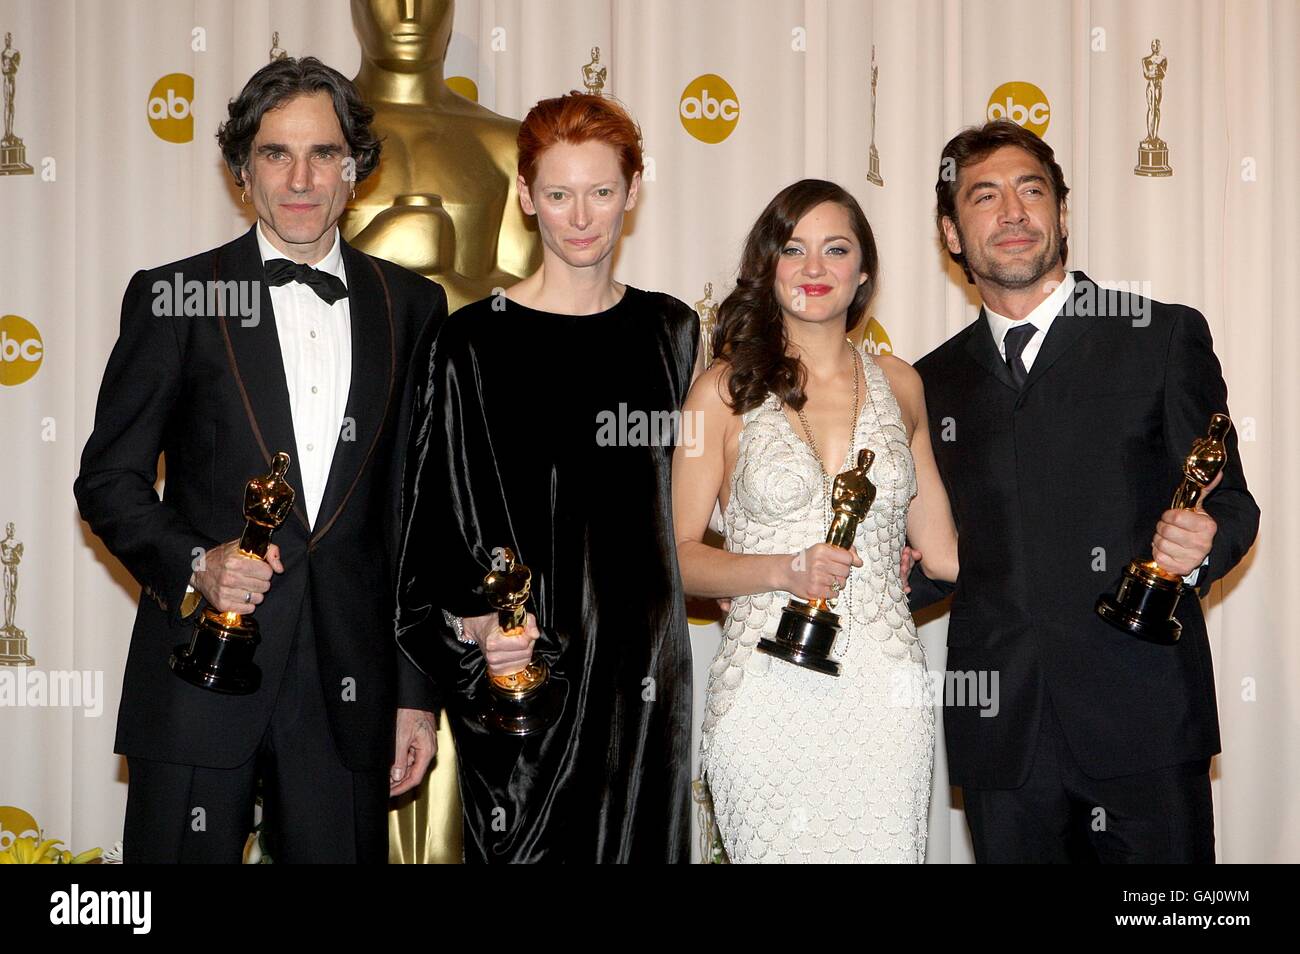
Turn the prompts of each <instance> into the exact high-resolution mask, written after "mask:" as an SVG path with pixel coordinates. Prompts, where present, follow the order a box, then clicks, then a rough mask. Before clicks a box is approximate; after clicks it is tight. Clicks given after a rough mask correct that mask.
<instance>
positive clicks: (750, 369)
mask: <svg viewBox="0 0 1300 954" xmlns="http://www.w3.org/2000/svg"><path fill="white" fill-rule="evenodd" d="M823 202H834V203H835V204H836V205H839V206H842V207H843V208H844V210H845V211H846V212H848V214H849V223H850V225H851V227H852V228H853V234H854V236H856V237H857V240H858V247H859V248H860V249H861V250H862V264H861V265H860V268H861V269H862V271H863V272H865V273H866V275H867V280H866V281H865V282H863V283H862V284H861V285H859V286H858V290H857V293H856V294H854V296H853V301H852V302H851V303H850V304H849V313H848V321H847V330H848V331H850V332H851V331H853V330H854V329H855V328H857V326H858V324H859V322H861V321H862V319H863V317H864V316H865V315H866V313H867V305H868V304H869V303H870V301H871V296H872V295H873V294H874V293H875V290H876V276H877V273H878V270H879V267H880V262H879V258H878V256H877V254H876V239H875V236H874V235H872V234H871V225H870V223H868V222H867V217H866V216H865V215H863V214H862V207H861V206H860V205H858V201H857V200H856V199H855V198H853V196H851V195H850V194H849V193H848V192H847V191H845V190H844V189H843V188H841V187H840V186H837V185H836V184H835V183H834V182H827V181H826V180H825V179H802V180H800V181H799V182H796V183H795V184H794V185H791V186H787V187H786V188H784V189H782V190H781V191H780V192H778V193H777V194H776V196H775V197H774V198H773V199H772V201H771V202H769V203H768V204H767V208H766V209H764V210H763V212H762V214H761V215H760V216H759V217H758V221H756V222H755V223H754V227H753V228H751V229H750V230H749V237H748V238H747V239H746V240H745V251H744V254H743V255H742V256H741V259H740V271H739V274H738V275H737V276H736V287H735V288H734V289H733V290H732V292H731V294H730V295H728V296H727V298H726V300H725V301H723V303H722V306H721V307H720V308H719V309H718V325H717V328H715V329H714V332H713V353H714V354H715V355H717V356H718V358H719V359H720V360H723V361H726V362H727V364H728V365H729V366H730V376H729V378H728V380H727V391H728V393H729V395H730V400H729V401H728V402H727V403H728V405H729V406H730V407H731V408H732V410H733V411H735V412H736V413H737V414H743V413H745V412H746V411H748V410H750V409H752V408H755V407H758V406H759V405H760V404H762V403H763V401H764V399H765V398H766V397H767V395H768V393H769V392H770V393H772V394H775V395H776V396H777V397H778V398H780V399H781V400H782V401H784V402H785V403H786V404H788V405H790V406H791V407H793V408H796V409H798V408H802V407H803V406H804V402H805V401H807V399H808V396H807V394H805V393H804V383H805V381H806V380H807V370H806V369H805V368H804V366H803V362H802V361H800V360H799V359H798V358H797V357H794V356H793V355H790V354H787V353H786V349H787V347H788V346H789V337H788V335H787V333H786V328H785V319H784V317H783V315H782V313H781V305H780V302H778V301H777V298H776V263H777V259H778V258H779V257H780V255H781V250H782V249H783V248H785V244H786V242H788V241H790V236H791V235H793V234H794V229H795V226H796V225H798V224H799V220H800V219H802V218H803V217H804V216H805V215H807V214H808V213H809V212H811V211H812V210H813V209H815V208H816V207H817V206H819V205H821V204H822V203H823Z"/></svg>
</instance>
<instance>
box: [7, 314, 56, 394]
mask: <svg viewBox="0 0 1300 954" xmlns="http://www.w3.org/2000/svg"><path fill="white" fill-rule="evenodd" d="M44 357H45V345H44V344H42V343H41V333H40V332H39V331H37V330H36V326H35V325H34V324H32V323H31V322H30V321H28V320H27V319H26V318H20V317H18V316H17V315H5V316H4V317H3V318H0V384H3V385H5V386H7V387H13V386H14V385H15V384H22V383H23V382H24V381H26V380H28V379H29V378H30V377H31V376H32V375H34V374H35V373H36V372H37V371H39V370H40V368H41V359H42V358H44Z"/></svg>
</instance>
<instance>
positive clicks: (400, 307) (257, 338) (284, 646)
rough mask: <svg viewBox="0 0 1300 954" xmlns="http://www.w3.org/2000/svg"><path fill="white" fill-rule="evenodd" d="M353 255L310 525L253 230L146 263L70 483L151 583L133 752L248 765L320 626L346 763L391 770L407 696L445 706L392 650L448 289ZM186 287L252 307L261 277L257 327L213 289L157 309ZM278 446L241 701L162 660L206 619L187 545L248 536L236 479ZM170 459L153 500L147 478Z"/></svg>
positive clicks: (124, 716)
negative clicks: (336, 432)
mask: <svg viewBox="0 0 1300 954" xmlns="http://www.w3.org/2000/svg"><path fill="white" fill-rule="evenodd" d="M254 228H256V226H254ZM339 241H342V239H341V238H340V239H339ZM342 254H343V262H344V267H345V269H346V274H347V281H348V289H349V315H350V323H351V337H352V377H351V384H350V389H349V393H348V399H347V411H346V417H345V421H344V427H343V430H342V432H341V437H340V441H339V443H338V445H337V447H336V450H335V454H334V458H333V463H332V467H331V470H330V474H329V479H328V482H327V484H326V487H325V490H324V493H323V496H322V500H321V506H320V510H319V513H318V515H317V519H316V523H315V525H314V526H312V527H309V526H308V521H307V516H306V510H305V508H304V506H303V498H302V483H301V476H300V471H299V469H298V462H297V460H296V458H297V444H296V442H295V439H294V431H293V420H292V416H291V413H290V409H289V393H288V386H287V384H286V379H285V374H284V367H283V364H282V361H281V356H280V344H279V338H278V335H277V332H276V325H275V314H274V311H273V309H272V305H271V295H270V290H269V286H268V285H267V284H266V278H265V274H264V271H263V267H262V261H261V257H260V255H259V253H258V245H257V237H256V235H255V233H254V231H253V229H250V230H249V231H248V232H247V233H245V234H244V235H243V236H242V237H241V238H238V239H236V240H235V241H233V242H230V243H229V244H227V245H223V246H221V247H220V248H217V249H213V250H211V251H207V252H203V253H201V254H199V255H196V256H194V257H192V258H188V259H185V260H183V261H180V262H175V263H172V264H170V265H164V266H162V267H160V268H155V269H152V270H150V271H141V272H137V273H136V275H135V276H134V277H133V278H132V279H131V282H130V284H129V285H128V287H127V290H126V295H125V297H124V299H123V302H122V324H121V333H120V335H119V337H118V340H117V344H116V345H115V346H114V348H113V352H112V355H111V356H110V357H109V360H108V367H107V369H106V370H105V372H104V379H103V383H102V384H101V386H100V392H99V403H98V407H97V409H96V412H95V428H94V432H93V433H92V434H91V436H90V439H89V440H88V441H87V443H86V447H85V450H84V452H83V454H82V459H81V472H80V475H79V476H78V477H77V480H76V484H75V487H74V491H75V493H76V497H77V502H78V505H79V506H80V508H81V515H82V517H83V518H84V519H85V520H86V522H87V523H88V524H89V525H90V528H91V530H93V531H94V532H95V533H96V534H97V535H98V536H99V537H100V538H101V539H103V541H104V543H105V545H106V546H107V547H108V549H109V550H110V551H111V552H112V553H113V555H114V556H116V557H117V558H118V559H119V560H121V561H122V563H123V564H124V565H125V566H126V568H127V570H129V571H130V573H131V575H132V576H133V577H135V579H136V580H137V581H138V582H139V583H140V585H141V587H142V590H143V591H142V593H141V597H140V602H139V607H138V609H137V611H136V619H135V628H134V630H133V631H132V634H131V645H130V651H129V654H128V657H127V664H126V675H125V679H124V683H123V687H122V703H121V709H120V711H119V715H118V723H117V742H116V746H115V750H116V751H117V752H119V753H121V754H124V755H129V756H138V757H141V758H148V759H156V760H160V761H166V762H178V763H184V764H193V765H203V766H209V767H214V768H230V767H234V766H236V765H239V764H241V763H243V762H244V761H246V760H247V759H249V758H250V757H251V756H252V755H253V753H254V752H255V750H256V747H257V745H258V743H259V741H260V740H261V738H262V735H263V732H264V731H265V729H266V727H267V725H268V724H269V721H270V717H271V711H272V707H273V705H274V702H275V697H276V692H277V688H278V687H279V685H280V680H281V676H282V675H283V673H284V670H285V664H286V660H287V658H288V655H289V650H290V646H291V643H292V640H293V638H294V634H295V632H298V631H300V630H302V631H306V626H305V624H306V623H308V622H309V623H310V627H311V631H312V632H314V634H315V639H316V645H317V647H318V650H317V651H318V661H319V668H320V677H321V689H322V692H323V693H324V698H325V703H326V708H327V710H328V713H329V721H330V726H331V729H332V733H333V737H334V742H335V744H336V746H337V749H338V751H339V754H340V756H341V757H342V759H343V761H344V763H345V764H346V765H347V766H348V767H349V768H351V769H353V770H354V771H363V770H373V769H382V768H386V767H387V766H388V765H390V764H391V762H392V758H393V735H394V719H395V710H396V707H397V705H398V704H399V700H400V704H401V705H406V706H411V707H415V708H426V709H427V708H432V707H433V704H434V701H435V700H434V697H433V687H432V684H431V683H429V681H428V680H427V679H426V678H425V677H424V676H423V675H422V674H420V673H419V672H418V671H417V670H415V669H414V668H413V667H411V666H410V664H409V662H408V661H407V660H406V659H405V657H404V656H402V657H401V658H400V659H399V654H398V653H397V652H396V651H395V643H394V638H393V594H394V592H395V552H396V545H397V528H398V520H399V509H400V480H401V460H400V456H401V455H402V454H403V453H404V448H405V440H406V432H407V429H408V427H409V420H410V398H411V394H410V391H409V385H408V375H407V370H408V364H409V361H410V355H411V353H412V351H413V348H414V344H415V340H416V338H417V336H418V335H419V333H420V331H421V330H422V329H423V327H424V326H425V325H426V323H428V322H440V321H442V320H443V319H444V318H445V317H446V314H447V299H446V296H445V294H444V293H443V290H442V288H441V287H440V286H438V285H436V284H434V283H433V282H430V281H428V280H427V279H424V278H422V277H421V276H419V275H416V274H415V273H413V272H409V271H407V270H405V269H403V268H399V267H398V266H396V265H394V264H392V263H391V262H386V261H383V260H381V259H377V258H372V257H370V256H368V255H365V254H363V253H361V252H359V251H357V250H356V249H354V248H352V247H351V246H350V245H348V244H347V243H346V242H343V245H342ZM178 276H179V278H178ZM191 280H197V281H199V282H208V281H211V282H232V281H233V282H237V283H241V284H240V285H236V286H233V287H235V288H236V289H238V288H243V289H246V291H245V295H246V297H248V300H249V301H252V300H253V296H248V291H247V290H248V289H252V288H253V286H251V285H249V284H242V283H252V282H257V283H258V287H257V291H258V294H257V295H256V296H255V298H256V300H257V301H259V302H260V314H259V316H258V320H257V321H256V322H253V321H252V320H251V319H249V318H247V317H246V316H238V315H236V314H235V313H234V311H233V310H232V309H231V308H230V307H213V308H210V307H209V306H208V303H207V302H206V295H205V296H203V297H204V298H205V301H204V304H203V306H202V307H199V308H192V309H191V310H192V311H201V312H202V314H190V315H187V316H178V317H166V316H159V315H158V311H159V310H160V309H161V310H163V311H166V310H167V309H168V307H169V306H170V305H171V304H174V303H173V302H172V301H171V294H170V289H172V288H174V287H175V284H176V283H177V282H178V281H180V282H182V283H184V282H188V281H191ZM182 287H183V286H182ZM213 287H216V288H221V287H222V286H213ZM197 301H198V297H197V296H196V298H195V299H194V302H195V303H197ZM213 304H216V303H215V302H213ZM223 315H225V316H227V317H221V316H223ZM280 450H284V451H288V452H289V454H290V455H291V456H292V457H293V458H294V461H293V464H292V465H291V466H290V469H289V472H288V476H287V479H288V480H289V482H290V483H291V484H292V485H293V486H294V489H295V491H297V498H296V500H295V503H294V507H293V512H292V514H291V515H290V516H289V517H288V519H286V520H285V522H284V524H283V525H282V526H281V527H280V528H279V529H278V530H277V531H276V532H275V535H274V537H273V542H275V543H276V544H277V545H278V546H279V548H280V552H281V556H282V559H283V562H284V567H285V571H284V573H283V574H278V575H276V576H275V577H274V579H273V580H272V581H271V589H270V592H269V593H267V595H266V599H265V601H264V602H263V603H262V604H261V605H260V606H258V608H257V611H256V613H255V614H254V618H255V619H256V620H257V622H258V624H259V626H260V628H261V636H262V642H261V644H260V645H259V646H258V648H257V652H256V656H255V661H256V662H257V664H258V666H259V667H260V668H261V670H262V685H261V687H260V688H259V689H258V691H256V692H254V693H253V694H251V695H247V696H229V695H220V694H217V693H213V692H209V691H206V690H203V689H197V688H195V687H193V686H190V685H188V684H187V683H185V682H183V681H182V680H180V679H178V678H177V677H176V676H175V675H173V674H172V673H171V671H170V670H169V668H168V665H167V659H168V656H169V654H170V653H171V651H172V648H173V647H174V646H176V645H178V644H181V643H187V642H188V641H189V636H190V627H191V625H192V623H193V621H194V620H195V619H196V618H197V613H196V614H192V615H191V617H190V618H189V619H188V620H182V619H181V617H180V606H181V602H182V598H183V596H184V594H185V590H186V584H187V583H188V581H189V577H190V573H191V571H192V564H193V561H194V559H195V554H196V553H197V552H201V551H202V550H206V549H208V548H210V547H213V546H215V545H217V544H219V543H222V542H224V541H228V540H233V539H236V538H238V537H239V535H240V533H241V532H242V530H243V527H244V516H243V496H244V486H245V484H246V483H247V482H248V480H249V478H251V477H253V476H256V475H260V474H265V473H267V472H268V470H269V462H270V459H271V456H272V455H273V454H275V452H276V451H280ZM160 453H161V454H162V455H163V457H164V459H165V489H164V493H163V496H162V498H161V499H159V497H158V495H157V494H156V493H155V490H154V483H155V477H156V468H157V462H158V455H159V454H160Z"/></svg>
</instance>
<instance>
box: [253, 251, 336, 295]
mask: <svg viewBox="0 0 1300 954" xmlns="http://www.w3.org/2000/svg"><path fill="white" fill-rule="evenodd" d="M266 280H267V281H268V282H270V283H271V285H273V286H274V285H287V284H289V282H302V283H303V284H304V285H306V286H307V287H308V288H310V289H311V290H312V291H314V292H315V293H316V294H317V295H319V296H320V299H321V301H323V302H325V304H327V305H332V304H334V303H335V302H336V301H338V300H339V299H340V298H347V297H348V286H347V285H344V284H343V279H341V278H339V277H338V276H337V275H331V274H330V273H329V272H322V271H321V270H320V269H319V268H312V267H311V266H310V265H302V264H299V263H298V262H291V261H289V260H288V259H287V258H268V259H267V260H266Z"/></svg>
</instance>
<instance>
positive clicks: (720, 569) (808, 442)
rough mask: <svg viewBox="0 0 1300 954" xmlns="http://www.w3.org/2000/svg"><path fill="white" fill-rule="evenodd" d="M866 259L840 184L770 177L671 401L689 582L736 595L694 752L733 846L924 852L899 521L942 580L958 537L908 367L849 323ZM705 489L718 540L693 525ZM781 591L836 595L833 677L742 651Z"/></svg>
mask: <svg viewBox="0 0 1300 954" xmlns="http://www.w3.org/2000/svg"><path fill="white" fill-rule="evenodd" d="M877 267H878V260H877V255H876V246H875V240H874V238H873V237H872V234H871V227H870V225H869V224H868V223H867V220H866V217H865V216H864V215H863V214H862V210H861V208H860V207H859V206H858V203H857V202H856V201H855V200H854V199H853V197H852V196H851V195H849V194H848V193H847V192H846V191H844V190H843V189H842V188H840V187H839V186H837V185H835V184H833V183H830V182H824V181H821V180H815V179H805V180H803V181H802V182H798V183H795V184H794V185H792V186H789V187H788V188H786V189H785V190H783V191H782V192H781V193H779V194H778V195H777V196H776V197H775V198H774V199H773V200H772V201H771V203H769V204H768V207H767V208H766V209H765V210H764V211H763V213H762V215H761V216H759V219H758V221H757V222H756V223H755V224H754V227H753V229H752V230H751V231H750V234H749V238H748V240H747V241H746V245H745V251H744V255H743V259H742V261H741V265H740V270H739V275H738V278H737V285H736V289H735V291H733V292H732V293H731V294H730V295H729V296H728V297H727V299H726V301H724V302H723V304H722V306H721V308H720V309H719V319H718V326H717V329H716V331H715V333H714V337H713V346H714V347H713V353H714V354H715V355H716V356H717V358H716V360H715V361H714V363H713V364H712V365H711V366H710V367H709V369H708V370H706V371H704V372H703V373H702V374H700V375H699V377H698V378H697V379H696V381H695V383H694V385H693V386H692V388H691V391H690V394H689V396H688V397H687V400H686V404H685V407H684V411H685V412H686V413H689V414H693V415H695V416H696V420H695V421H694V422H693V423H694V424H695V426H696V433H697V434H699V435H702V436H701V438H700V439H699V440H698V441H697V442H696V443H695V444H694V445H692V446H690V447H687V446H685V445H683V446H679V447H678V448H677V450H676V451H675V457H674V462H673V512H674V524H675V531H676V536H677V553H678V560H679V563H680V566H681V574H682V581H683V583H684V585H685V589H686V592H687V593H691V594H695V595H697V596H704V597H713V598H718V599H723V600H725V599H730V600H731V604H730V612H729V613H728V615H727V618H726V620H725V622H724V624H723V639H722V644H721V646H720V648H719V650H718V654H717V657H716V658H715V659H714V660H713V664H712V666H711V667H710V669H709V681H708V689H707V695H706V709H705V713H704V726H703V740H702V746H701V762H702V767H703V773H704V775H705V777H706V779H707V781H708V784H709V789H710V792H711V794H712V799H713V807H714V815H715V818H716V820H717V824H718V828H719V831H720V832H721V834H722V840H723V845H724V847H725V849H726V852H727V856H728V857H729V858H730V860H731V861H732V862H737V863H739V862H783V861H810V862H838V861H846V862H874V861H890V862H915V863H920V862H922V861H924V860H925V842H926V820H927V815H928V811H929V800H930V786H931V773H932V761H933V752H934V707H933V704H932V700H931V698H930V694H929V692H928V691H927V689H928V686H929V682H928V680H927V678H926V666H925V656H924V654H923V652H922V649H921V646H920V644H919V642H918V641H917V638H916V629H915V627H914V626H913V624H912V617H911V614H910V613H909V612H908V608H907V598H906V595H905V593H904V589H903V583H902V580H901V578H900V570H899V568H900V559H901V555H902V553H903V548H904V547H905V546H907V543H908V540H909V539H910V541H911V543H912V545H913V546H914V547H915V548H916V551H919V552H916V553H915V554H914V555H915V556H916V558H917V559H919V560H920V561H921V563H922V568H923V569H924V570H925V572H926V574H927V575H928V576H930V577H931V578H933V579H945V580H954V579H956V576H957V543H956V533H955V531H954V529H953V523H952V516H951V512H950V510H949V507H948V499H947V496H946V494H945V492H944V488H943V484H942V482H941V480H940V477H939V474H938V470H937V469H936V467H935V463H934V454H933V452H932V450H931V447H930V442H929V428H928V425H927V423H926V412H925V397H924V390H923V388H922V385H921V379H920V377H919V375H917V373H916V372H915V371H914V370H912V368H911V366H910V365H908V364H907V363H906V362H904V361H901V360H899V359H898V358H895V357H893V356H891V355H880V356H873V355H871V354H870V353H868V352H867V351H865V350H864V349H863V348H861V347H858V346H854V345H853V344H852V343H851V342H850V340H849V338H848V337H847V335H848V334H849V333H850V332H852V331H854V330H855V329H856V328H857V327H858V325H859V323H860V322H862V321H864V320H866V308H867V304H868V302H869V301H870V299H871V295H872V292H873V290H874V287H875V284H876V278H877ZM864 448H866V449H870V450H872V451H873V452H874V453H875V460H874V463H873V464H872V465H871V468H870V470H869V471H868V478H869V479H870V481H871V483H872V484H873V485H874V486H875V487H876V496H875V501H874V503H873V504H872V506H871V509H870V511H869V512H868V514H867V516H866V518H865V519H864V520H863V521H862V522H861V523H860V524H859V526H858V529H857V534H856V537H855V542H854V546H853V548H852V549H850V550H844V549H841V548H839V547H834V546H830V545H828V544H827V543H826V542H825V540H826V531H827V527H828V523H829V520H830V515H831V504H830V498H831V488H832V483H833V481H834V478H835V476H836V475H837V474H839V473H842V472H843V471H846V470H848V469H850V467H852V466H853V464H854V463H855V462H856V460H857V455H858V451H859V450H862V449H864ZM715 503H716V504H717V505H718V506H719V507H720V508H721V513H722V522H723V530H724V532H725V539H726V550H725V551H723V550H718V549H717V548H715V547H711V546H709V545H707V544H705V543H704V542H703V537H704V534H705V531H706V529H707V527H708V523H709V518H710V515H711V514H712V513H713V511H714V506H715ZM791 596H794V597H797V598H799V599H801V600H805V601H807V600H812V599H816V598H823V599H830V600H834V603H833V606H834V610H835V612H836V613H837V614H838V615H839V616H840V619H841V625H842V628H841V630H840V632H839V634H838V636H837V637H836V640H835V645H834V649H833V651H832V658H833V659H835V660H836V661H838V662H839V664H840V667H841V671H840V675H839V676H838V677H835V676H832V675H827V674H825V673H822V672H817V671H814V670H812V669H807V668H803V667H801V666H796V665H794V664H792V663H789V662H786V661H785V660H783V659H780V658H777V657H774V656H770V655H767V654H764V653H761V652H759V651H758V650H757V648H756V647H757V645H758V642H759V640H760V639H762V638H764V637H769V638H770V637H772V636H774V635H775V633H776V630H777V625H778V623H779V622H780V617H781V610H782V609H783V608H784V607H785V605H786V603H787V602H788V601H789V599H790V597H791Z"/></svg>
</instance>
